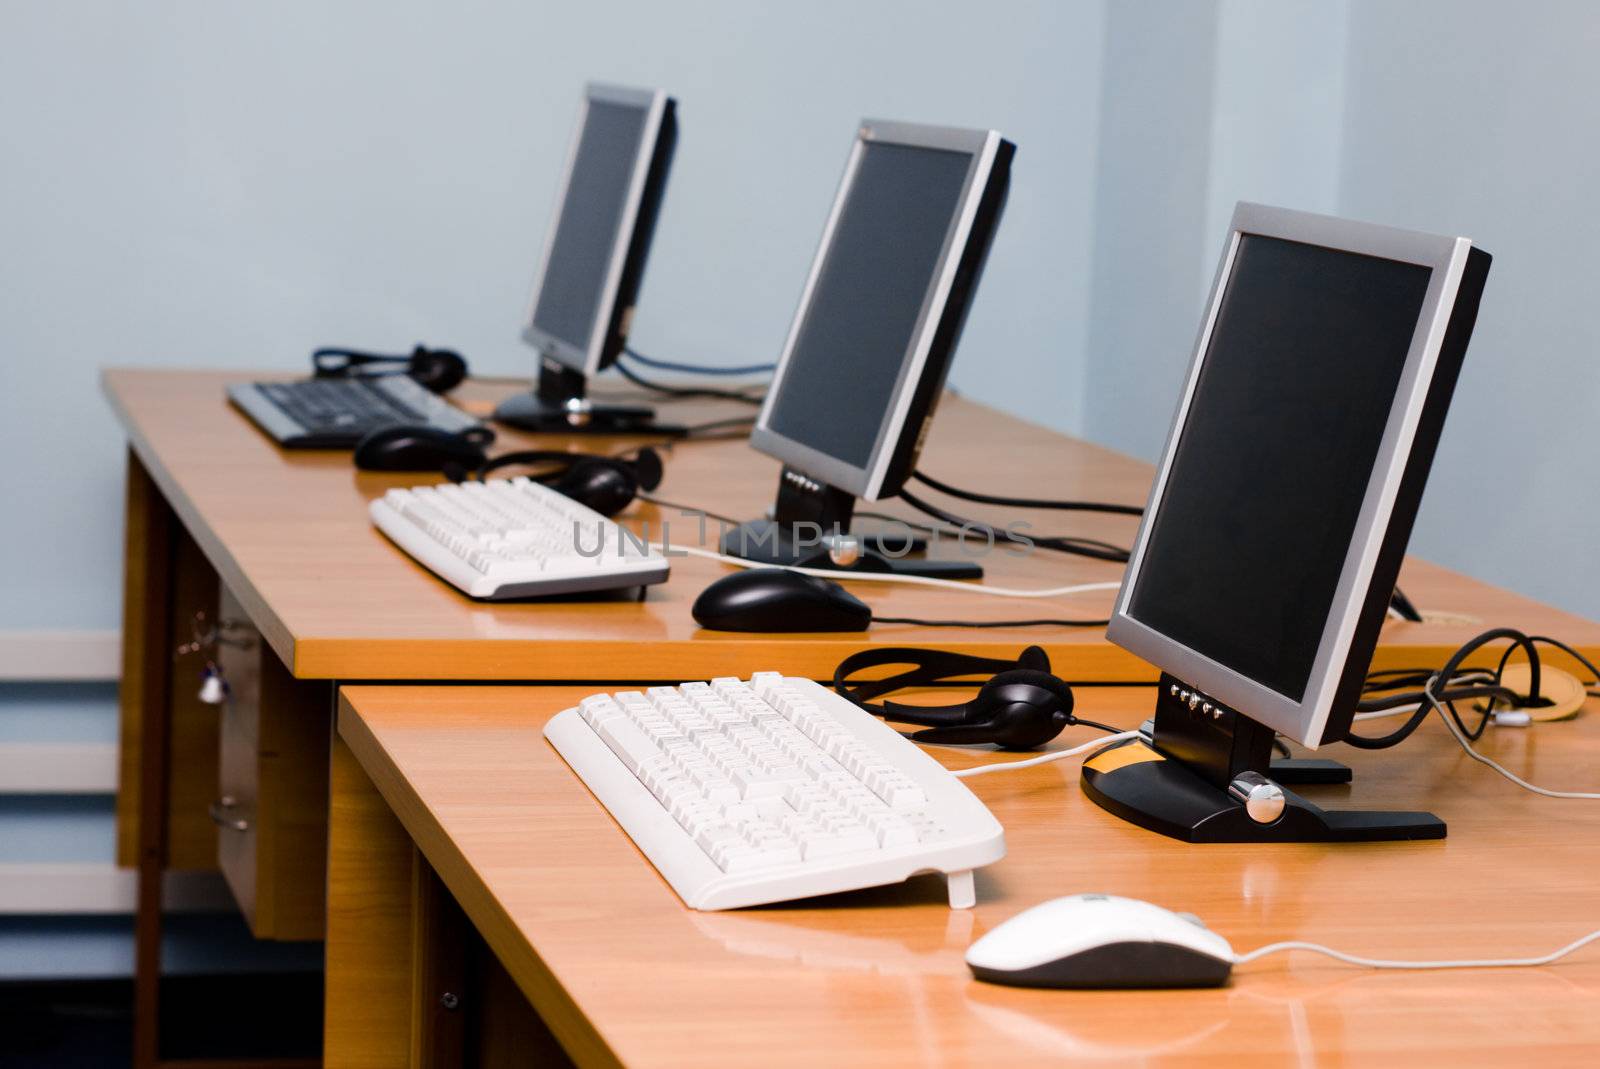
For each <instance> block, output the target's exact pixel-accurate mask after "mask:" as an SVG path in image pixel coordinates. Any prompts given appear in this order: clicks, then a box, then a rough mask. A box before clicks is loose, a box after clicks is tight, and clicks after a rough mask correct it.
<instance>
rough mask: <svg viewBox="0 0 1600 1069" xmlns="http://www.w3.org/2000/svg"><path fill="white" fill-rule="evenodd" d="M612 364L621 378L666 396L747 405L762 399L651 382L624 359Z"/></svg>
mask: <svg viewBox="0 0 1600 1069" xmlns="http://www.w3.org/2000/svg"><path fill="white" fill-rule="evenodd" d="M614 366H615V367H616V369H617V371H618V372H619V373H621V375H622V377H623V378H625V379H627V380H628V381H629V382H631V383H633V384H634V385H635V386H642V387H643V388H645V389H646V390H654V391H655V392H656V393H659V394H663V395H665V396H667V397H682V398H690V397H717V398H721V399H722V400H725V401H740V402H742V403H744V404H747V405H757V406H759V405H760V404H761V402H762V400H763V399H762V398H760V397H752V396H750V395H749V394H744V393H740V392H738V391H737V390H719V389H716V388H714V387H710V386H666V385H663V384H662V383H659V382H652V381H651V380H649V379H647V378H644V377H643V376H641V375H640V374H639V373H638V372H637V371H635V370H633V369H632V368H631V367H629V366H628V365H627V364H626V363H625V362H624V361H621V360H618V361H617V362H616V364H615V365H614Z"/></svg>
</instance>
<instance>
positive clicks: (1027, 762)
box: [950, 720, 1140, 779]
mask: <svg viewBox="0 0 1600 1069" xmlns="http://www.w3.org/2000/svg"><path fill="white" fill-rule="evenodd" d="M1078 723H1080V724H1084V725H1086V726H1090V727H1098V728H1101V729H1102V730H1103V729H1104V728H1105V725H1103V724H1089V722H1088V721H1087V720H1079V721H1078ZM1139 737H1140V734H1139V732H1137V731H1117V732H1113V733H1112V734H1110V735H1102V736H1101V737H1100V738H1098V739H1090V740H1089V741H1088V742H1084V743H1079V744H1078V745H1077V746H1073V747H1069V748H1068V749H1065V750H1052V751H1050V752H1049V753H1043V754H1040V755H1039V756H1038V757H1025V758H1023V759H1022V760H1020V761H997V762H995V763H993V764H988V765H973V766H972V767H971V768H963V769H960V770H958V771H955V772H951V773H950V774H951V775H952V776H954V777H955V778H956V779H971V778H972V777H973V776H987V775H988V774H989V773H991V772H1011V771H1014V770H1016V769H1020V768H1032V767H1033V766H1034V765H1044V764H1049V763H1050V762H1051V761H1060V760H1062V759H1063V758H1067V757H1076V756H1078V755H1079V754H1081V753H1083V752H1084V751H1086V750H1092V749H1094V748H1095V747H1096V746H1110V745H1112V744H1113V743H1118V742H1124V741H1126V740H1128V739H1137V738H1139Z"/></svg>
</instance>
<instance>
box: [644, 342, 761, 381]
mask: <svg viewBox="0 0 1600 1069" xmlns="http://www.w3.org/2000/svg"><path fill="white" fill-rule="evenodd" d="M622 351H623V353H624V354H625V355H627V356H629V357H631V358H632V359H634V360H636V361H638V362H639V363H641V364H643V365H644V366H645V367H653V368H655V369H656V370H658V371H686V372H688V373H689V374H691V375H761V374H764V373H766V372H769V371H776V370H777V369H778V365H777V364H743V365H740V366H737V367H720V366H712V365H707V364H680V363H678V362H677V361H675V360H660V359H657V358H656V357H653V356H646V355H644V354H643V353H641V352H640V351H639V350H637V349H630V348H624V349H623V350H622Z"/></svg>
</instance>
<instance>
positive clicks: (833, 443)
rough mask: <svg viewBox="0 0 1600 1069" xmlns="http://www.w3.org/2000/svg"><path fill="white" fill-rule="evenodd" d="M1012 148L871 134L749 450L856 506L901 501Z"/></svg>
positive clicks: (953, 137)
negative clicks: (890, 498)
mask: <svg viewBox="0 0 1600 1069" xmlns="http://www.w3.org/2000/svg"><path fill="white" fill-rule="evenodd" d="M1014 151H1015V149H1014V146H1012V144H1011V143H1010V142H1008V141H1006V140H1005V139H1004V138H1002V137H1001V136H1000V134H999V133H997V132H995V131H993V130H982V131H978V130H956V129H950V128H946V127H932V126H919V125H913V124H909V123H891V122H879V121H874V120H868V121H866V122H863V123H862V125H861V128H860V130H859V131H858V133H857V136H856V140H855V143H854V145H853V146H852V148H851V151H850V156H849V159H848V160H847V161H846V163H845V170H844V178H843V179H842V181H841V182H840V184H839V189H838V193H837V194H836V195H835V198H834V202H833V208H832V210H831V211H830V213H829V215H828V221H827V224H826V225H825V226H824V228H823V232H822V242H821V245H820V247H819V248H818V250H817V254H816V257H815V259H814V260H813V262H812V265H811V273H810V276H809V277H808V278H807V280H806V284H805V289H804V290H803V291H802V293H801V297H800V307H799V310H798V311H797V312H796V313H795V318H794V322H793V324H792V326H791V327H790V329H789V334H788V338H787V340H786V341H785V343H784V347H783V352H782V355H781V356H780V358H779V361H778V367H777V371H776V374H775V376H774V378H773V382H772V386H771V387H770V389H769V390H768V392H767V399H766V403H765V404H764V405H763V407H762V409H761V414H760V416H759V418H758V419H757V422H756V426H755V428H754V430H753V432H752V434H751V438H750V441H751V444H752V445H754V446H755V447H756V448H757V449H759V450H761V451H762V452H764V453H767V454H769V455H771V456H774V457H777V458H778V459H780V460H782V461H783V462H784V463H785V464H788V465H789V466H791V467H793V468H796V469H798V470H800V471H803V472H805V473H806V474H808V475H810V476H812V477H814V478H816V479H820V480H822V481H824V482H826V483H827V484H829V485H831V486H834V487H838V488H839V489H841V490H845V491H847V492H849V493H851V494H854V495H856V496H858V497H864V498H868V499H874V498H878V497H883V496H887V495H889V494H892V493H893V492H895V491H896V490H898V489H899V486H900V484H901V483H903V482H904V481H905V478H906V476H907V475H908V474H909V472H910V467H911V465H912V463H913V462H914V459H915V454H916V449H917V446H918V445H919V444H920V438H921V434H922V432H923V430H924V427H925V424H926V422H927V421H928V420H929V419H930V418H931V417H932V412H933V406H934V402H935V401H936V400H937V398H938V394H939V391H940V390H941V389H942V388H943V385H944V380H945V375H946V372H947V371H948V369H949V363H950V359H951V356H952V354H953V352H954V350H955V345H956V342H957V339H958V338H959V335H960V332H961V326H962V324H963V322H964V320H965V316H966V311H967V308H968V306H969V304H970V301H971V299H972V294H973V291H974V290H975V289H976V286H977V281H978V277H979V275H980V274H981V271H982V266H983V262H984V258H985V256H986V254H987V252H988V248H989V243H990V239H991V237H992V236H993V233H994V230H995V227H996V225H997V224H998V222H999V217H1000V214H1001V211H1002V209H1003V207H1004V202H1005V192H1006V189H1007V185H1008V182H1009V175H1010V164H1011V157H1012V155H1013V153H1014Z"/></svg>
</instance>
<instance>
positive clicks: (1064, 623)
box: [872, 616, 1111, 627]
mask: <svg viewBox="0 0 1600 1069" xmlns="http://www.w3.org/2000/svg"><path fill="white" fill-rule="evenodd" d="M872 622H873V623H875V624H910V625H911V626H913V627H1106V626H1109V625H1110V623H1111V621H1110V620H1048V619H1040V620H919V619H917V618H915V617H911V616H874V617H873V618H872Z"/></svg>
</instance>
